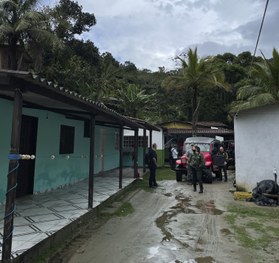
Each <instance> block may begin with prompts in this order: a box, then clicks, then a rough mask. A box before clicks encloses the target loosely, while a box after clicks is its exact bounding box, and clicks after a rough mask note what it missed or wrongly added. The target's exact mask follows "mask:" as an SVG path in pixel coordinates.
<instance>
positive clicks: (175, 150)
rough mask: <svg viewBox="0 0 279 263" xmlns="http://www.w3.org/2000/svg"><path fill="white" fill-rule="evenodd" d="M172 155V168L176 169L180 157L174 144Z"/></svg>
mask: <svg viewBox="0 0 279 263" xmlns="http://www.w3.org/2000/svg"><path fill="white" fill-rule="evenodd" d="M171 156H172V162H171V169H172V170H175V164H176V160H177V158H178V151H177V149H176V147H175V146H174V145H172V147H171Z"/></svg>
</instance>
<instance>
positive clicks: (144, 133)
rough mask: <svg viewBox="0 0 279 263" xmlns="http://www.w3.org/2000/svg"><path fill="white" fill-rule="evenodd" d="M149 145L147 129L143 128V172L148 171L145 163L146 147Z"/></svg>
mask: <svg viewBox="0 0 279 263" xmlns="http://www.w3.org/2000/svg"><path fill="white" fill-rule="evenodd" d="M146 144H147V145H146ZM147 146H148V142H147V138H146V129H144V130H143V172H144V173H145V172H146V167H145V166H146V163H145V154H146V147H147Z"/></svg>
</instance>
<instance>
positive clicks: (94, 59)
mask: <svg viewBox="0 0 279 263" xmlns="http://www.w3.org/2000/svg"><path fill="white" fill-rule="evenodd" d="M0 12H1V16H0V44H1V46H2V47H4V46H6V47H8V50H9V52H8V53H7V54H8V56H9V64H8V68H10V69H13V70H29V71H33V72H35V73H36V74H40V75H42V76H43V77H45V78H47V79H49V80H52V81H54V82H56V83H58V84H59V85H61V86H64V87H67V88H68V89H71V90H74V91H77V92H79V93H81V94H83V95H85V96H87V97H89V98H91V99H93V100H95V101H100V102H103V103H104V104H105V105H106V106H108V107H110V108H112V109H115V110H116V111H118V112H119V113H122V114H124V115H127V116H131V117H136V118H141V119H145V120H146V121H150V122H152V123H160V122H165V121H171V120H189V121H192V120H193V123H196V121H220V122H224V123H227V124H229V125H230V124H231V118H230V114H229V111H230V109H231V107H232V106H233V107H236V106H237V104H236V103H235V101H236V99H237V96H238V98H239V100H240V102H243V99H244V100H247V98H249V96H248V97H247V94H246V97H245V94H243V87H247V86H248V87H249V86H250V87H251V86H255V85H253V84H255V83H256V82H257V80H255V79H253V78H251V77H252V76H253V71H254V69H252V65H254V64H255V63H256V64H261V63H264V62H266V63H268V60H266V59H264V58H261V57H253V56H252V55H251V53H250V52H249V51H245V52H242V53H240V54H238V55H234V54H231V53H225V54H219V55H217V56H213V57H207V58H200V57H199V55H198V50H197V49H194V50H192V49H189V50H188V51H187V52H186V53H185V54H181V55H180V56H178V57H175V58H174V60H176V62H177V65H178V66H177V68H176V69H174V70H171V71H167V70H166V69H165V68H164V67H159V68H158V70H157V71H155V72H152V71H151V70H149V69H143V70H142V69H141V70H140V69H138V68H137V67H136V66H135V64H134V63H133V62H132V61H126V62H125V63H120V62H118V61H117V60H116V59H115V58H114V57H113V54H110V53H103V54H100V52H99V50H98V47H96V46H95V44H94V40H92V41H89V40H88V41H83V40H81V35H82V34H83V33H84V32H87V31H89V30H91V29H92V30H94V28H93V27H94V25H95V24H96V23H97V19H96V18H95V16H94V14H90V13H86V12H83V10H82V7H81V6H79V5H78V3H77V2H74V1H71V0H60V2H59V3H58V4H57V5H56V6H54V7H48V6H47V7H44V8H43V10H38V9H37V8H36V0H25V1H18V0H4V1H1V5H0ZM274 52H275V53H276V54H277V55H278V53H277V52H276V50H275V51H274ZM276 54H275V55H276ZM277 68H278V65H277ZM277 74H278V72H277ZM255 76H259V74H255ZM258 81H259V80H258ZM276 85H277V87H278V83H277V84H276ZM241 92H242V93H241ZM240 93H241V94H242V95H241V94H240ZM251 94H252V95H253V94H255V93H251ZM251 94H250V95H251ZM248 95H249V94H248ZM241 96H242V97H241ZM242 104H243V103H242Z"/></svg>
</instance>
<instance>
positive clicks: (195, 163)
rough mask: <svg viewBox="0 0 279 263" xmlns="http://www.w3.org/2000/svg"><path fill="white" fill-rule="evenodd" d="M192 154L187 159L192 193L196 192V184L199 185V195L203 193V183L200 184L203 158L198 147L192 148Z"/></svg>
mask: <svg viewBox="0 0 279 263" xmlns="http://www.w3.org/2000/svg"><path fill="white" fill-rule="evenodd" d="M192 151H193V153H192V154H191V156H190V158H189V166H190V168H191V172H192V181H193V187H194V192H196V191H197V183H198V184H199V187H200V191H199V193H200V194H201V193H203V182H202V168H203V166H204V157H203V155H202V154H201V153H200V148H199V147H198V146H193V147H192Z"/></svg>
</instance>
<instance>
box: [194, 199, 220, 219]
mask: <svg viewBox="0 0 279 263" xmlns="http://www.w3.org/2000/svg"><path fill="white" fill-rule="evenodd" d="M195 207H197V208H198V209H200V210H201V211H202V212H203V213H207V214H210V215H221V214H223V213H224V211H222V210H220V209H217V208H216V207H215V203H214V200H209V201H207V202H204V201H203V200H200V201H198V202H197V204H196V205H195Z"/></svg>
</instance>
